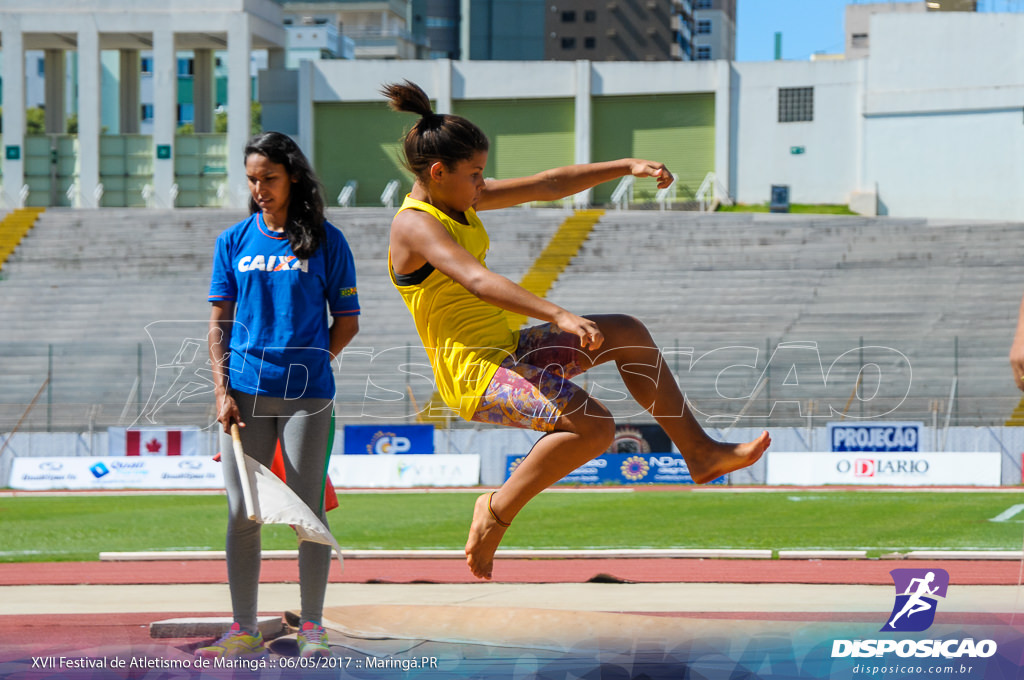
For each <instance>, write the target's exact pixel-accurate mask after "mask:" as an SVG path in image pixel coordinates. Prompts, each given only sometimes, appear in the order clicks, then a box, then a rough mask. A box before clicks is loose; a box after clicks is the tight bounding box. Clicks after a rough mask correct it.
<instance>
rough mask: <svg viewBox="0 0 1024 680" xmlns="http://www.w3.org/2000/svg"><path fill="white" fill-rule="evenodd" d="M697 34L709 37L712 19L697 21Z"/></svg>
mask: <svg viewBox="0 0 1024 680" xmlns="http://www.w3.org/2000/svg"><path fill="white" fill-rule="evenodd" d="M697 33H699V34H702V35H708V34H710V33H711V19H698V20H697Z"/></svg>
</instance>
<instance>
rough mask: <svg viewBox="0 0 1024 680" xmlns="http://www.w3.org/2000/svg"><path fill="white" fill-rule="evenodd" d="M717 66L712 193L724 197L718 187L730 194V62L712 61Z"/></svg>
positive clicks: (731, 191)
mask: <svg viewBox="0 0 1024 680" xmlns="http://www.w3.org/2000/svg"><path fill="white" fill-rule="evenodd" d="M714 63H715V64H716V65H717V67H718V74H717V76H718V84H717V86H716V87H715V178H716V179H717V181H716V182H715V186H714V187H712V191H713V193H712V195H713V196H714V197H715V198H720V199H721V198H726V196H723V195H721V193H722V192H721V191H720V189H719V187H721V189H722V190H724V192H725V193H726V195H730V196H731V195H732V194H733V193H734V192H733V188H732V162H731V160H732V144H733V138H732V62H731V61H725V60H719V61H716V62H714Z"/></svg>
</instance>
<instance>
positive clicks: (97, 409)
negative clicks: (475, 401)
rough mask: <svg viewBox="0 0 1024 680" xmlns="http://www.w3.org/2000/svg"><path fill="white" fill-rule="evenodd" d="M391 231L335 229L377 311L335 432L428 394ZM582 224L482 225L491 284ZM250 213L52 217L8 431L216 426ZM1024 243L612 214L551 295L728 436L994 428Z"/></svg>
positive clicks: (9, 299) (617, 402) (974, 235)
mask: <svg viewBox="0 0 1024 680" xmlns="http://www.w3.org/2000/svg"><path fill="white" fill-rule="evenodd" d="M392 214H393V211H390V210H387V209H384V208H355V209H338V208H334V209H330V210H329V211H328V217H329V219H330V220H331V221H332V222H333V223H334V224H336V225H337V226H339V227H340V228H341V229H342V230H343V231H344V232H345V234H346V237H347V238H348V240H349V243H350V244H351V246H352V250H353V252H354V254H355V257H356V263H357V270H358V273H359V289H360V290H359V293H360V301H361V304H362V306H363V310H362V317H361V319H360V328H361V329H360V333H359V335H358V336H357V338H356V339H355V341H354V342H353V344H352V346H351V348H350V351H349V352H347V353H346V355H345V356H344V357H343V359H342V362H341V364H342V365H341V369H340V371H339V373H338V376H337V377H338V384H339V397H338V408H339V415H341V416H343V417H344V416H357V415H360V414H361V413H365V414H369V415H373V416H375V417H380V418H389V419H390V418H394V419H399V420H401V419H405V418H407V417H409V416H411V415H412V414H413V413H414V412H415V408H414V404H417V405H422V404H423V403H425V401H426V400H427V399H429V397H430V393H431V389H430V385H429V382H428V379H427V378H426V377H424V376H426V375H427V374H428V369H426V368H425V366H424V364H425V354H424V353H423V350H422V349H421V348H420V347H419V346H418V343H417V340H416V334H415V330H414V328H413V326H412V322H411V319H410V318H409V315H408V313H407V312H406V310H405V308H404V305H403V304H402V301H401V299H400V298H399V296H398V295H397V293H395V291H394V290H393V289H392V287H391V284H390V282H389V281H388V278H387V265H386V262H387V233H388V227H389V224H390V218H391V216H392ZM568 214H569V213H567V212H566V211H564V210H559V209H548V208H533V209H524V208H515V209H508V210H501V211H495V212H493V213H488V214H486V215H485V223H486V224H487V226H488V230H489V233H490V235H491V252H490V255H489V264H490V266H491V268H492V269H494V270H495V271H497V272H499V273H501V274H503V275H506V276H508V277H509V278H512V279H513V280H516V281H518V280H520V278H521V277H522V275H523V274H524V273H525V272H526V271H527V270H528V269H529V268H530V265H531V264H532V263H533V261H534V260H535V259H536V258H537V256H538V255H539V254H540V252H541V251H542V250H543V248H544V246H545V245H546V243H547V242H548V240H549V239H550V237H551V235H552V234H553V233H554V232H555V230H556V229H557V228H558V226H559V224H560V223H561V222H562V221H563V220H564V219H565V217H566V216H567V215H568ZM243 216H244V215H243V214H242V213H240V212H238V211H228V210H214V209H189V210H175V211H159V210H145V209H138V210H133V209H117V210H92V211H83V210H71V209H59V208H51V209H48V210H47V211H46V212H45V213H43V214H42V215H41V216H40V218H39V220H38V222H37V225H36V227H35V228H34V229H33V230H32V231H31V232H30V233H29V235H28V236H27V237H26V238H25V239H24V240H23V241H22V243H21V244H20V245H19V247H18V248H17V250H15V252H14V253H13V254H12V255H11V257H10V258H9V260H8V261H7V263H6V264H5V266H4V269H3V280H0V328H3V333H2V337H0V348H2V351H0V375H2V376H3V377H2V378H0V385H2V386H3V389H2V390H0V431H9V430H10V429H11V427H13V425H14V423H15V422H16V421H17V420H18V418H19V417H20V416H21V415H22V414H23V413H24V412H25V407H26V405H27V404H28V403H29V402H30V401H31V400H32V399H33V397H34V396H35V395H36V394H37V393H39V395H40V396H39V400H38V402H37V405H36V406H35V408H33V409H32V411H31V413H30V414H29V416H28V418H26V422H25V423H24V424H23V428H25V429H34V430H39V429H54V430H61V429H70V430H81V429H83V428H84V427H86V426H88V427H90V428H91V427H106V426H109V425H118V424H120V425H128V424H132V423H136V422H146V421H148V422H155V423H159V424H166V425H182V424H198V425H205V424H206V423H208V422H209V419H210V418H212V414H211V403H212V399H211V397H210V394H209V393H208V392H206V389H208V385H209V383H208V382H207V381H206V379H205V378H204V372H205V371H208V367H207V366H206V365H205V362H206V348H205V332H206V319H207V318H208V314H209V305H208V303H207V302H206V293H207V288H208V283H209V270H210V258H211V253H212V248H213V242H214V239H215V238H216V236H217V234H218V233H219V232H220V231H222V230H223V229H225V228H226V227H228V226H230V225H231V224H232V223H234V222H235V221H237V220H238V219H240V218H241V217H243ZM1020 228H1021V225H1019V224H1010V223H961V222H955V223H954V222H937V221H925V220H912V219H891V218H871V219H869V218H861V217H833V216H799V215H775V214H739V213H711V214H702V213H681V212H657V211H645V210H633V211H609V212H608V213H606V214H605V216H604V217H603V218H602V219H601V221H600V222H598V224H597V225H596V227H595V228H594V230H593V232H592V233H591V235H590V238H589V240H588V241H587V242H586V243H585V244H584V245H583V248H582V250H581V252H580V254H579V255H578V256H577V257H576V258H575V259H574V260H573V262H572V263H571V264H570V266H569V268H568V270H566V272H565V273H563V275H562V276H561V277H560V278H559V279H558V280H557V281H556V282H555V284H554V287H553V288H552V289H551V291H550V293H549V298H550V299H552V300H553V301H554V302H556V303H558V304H560V305H563V306H565V307H567V308H569V309H571V310H573V311H575V312H578V313H605V312H625V313H630V314H634V315H635V316H638V317H639V318H641V319H643V320H644V321H645V322H646V323H647V324H648V326H649V327H650V328H651V330H652V333H653V334H654V337H655V340H656V341H657V342H658V344H659V345H660V346H661V347H662V348H663V349H665V351H666V359H667V361H668V363H669V365H670V367H671V368H672V369H673V371H675V373H676V374H677V376H678V377H679V379H680V382H681V384H682V385H683V387H684V389H685V391H686V392H687V394H688V396H689V397H690V399H691V400H692V401H693V403H694V404H695V406H696V408H697V409H698V410H699V411H700V412H701V413H703V414H705V415H706V416H715V418H716V419H717V420H715V419H713V420H715V422H718V423H722V422H730V419H735V417H736V416H737V414H740V413H741V412H742V414H743V415H744V416H745V417H748V418H749V417H754V418H761V419H764V418H766V417H767V416H768V414H769V413H771V416H772V423H773V424H776V425H793V424H798V425H799V424H807V423H808V418H807V417H808V415H815V416H819V417H821V416H823V415H827V414H829V412H830V410H832V411H836V412H842V411H843V410H846V411H847V412H848V413H849V414H851V415H879V414H883V413H884V414H886V417H888V418H891V419H899V420H925V421H930V420H931V419H932V418H934V417H936V416H937V415H938V417H940V418H944V417H945V416H946V413H947V409H948V410H949V413H950V415H951V417H953V418H954V421H953V422H954V424H963V425H979V424H980V425H984V424H1002V423H1003V422H1004V421H1005V420H1006V418H1007V417H1008V415H1009V414H1010V412H1011V411H1012V410H1013V407H1014V406H1015V405H1016V404H1017V401H1018V399H1019V395H1018V394H1016V390H1015V388H1014V386H1013V384H1012V382H1011V381H1010V375H1009V369H1008V364H1007V361H1006V355H1007V351H1008V348H1009V343H1010V340H1011V338H1012V334H1013V329H1014V327H1015V324H1016V314H1017V309H1018V306H1019V302H1020V296H1021V285H1020V282H1021V281H1022V280H1024V264H1021V263H1019V262H1017V261H1016V258H1015V257H1014V255H1013V254H1012V251H1011V249H1010V248H1008V247H1007V245H1008V244H1010V243H1013V240H1012V238H1013V236H1014V235H1015V233H1016V231H1017V230H1018V229H1020ZM769 358H770V359H771V361H770V362H769V361H768V359H769ZM769 363H770V365H769V366H767V368H766V364H769ZM408 364H413V366H411V367H410V366H408ZM863 364H867V365H868V368H867V369H865V370H864V371H863V374H862V375H861V366H862V365H863ZM858 375H861V379H860V383H859V384H858ZM47 376H50V378H51V380H50V382H49V383H48V384H47V385H46V388H45V389H43V390H42V392H40V388H41V387H42V386H43V384H44V380H45V379H46V378H47ZM765 378H768V380H767V381H766V382H765ZM954 378H955V379H956V394H957V396H958V399H957V400H956V401H955V402H953V403H950V402H948V397H949V395H950V393H951V390H952V388H953V381H954ZM582 381H583V382H585V383H586V384H587V385H588V386H589V387H590V388H591V389H593V390H594V391H595V393H596V394H598V396H600V397H602V398H604V399H605V401H607V402H609V403H610V404H611V407H612V410H613V412H615V413H616V414H617V415H618V416H620V417H623V418H625V419H627V420H628V419H637V420H649V416H646V415H645V414H643V413H641V412H639V409H638V408H637V407H636V406H635V404H632V402H631V401H630V400H628V399H626V398H624V397H622V395H621V394H620V392H621V383H620V382H619V381H618V378H617V376H616V373H615V370H614V368H612V367H610V366H609V367H600V368H598V369H595V371H593V372H591V373H590V374H588V375H587V376H586V377H585V378H583V379H582ZM762 383H764V384H763V386H762V387H761V389H760V391H757V392H756V394H757V398H756V399H750V398H749V397H750V395H751V394H753V393H755V391H756V390H757V388H758V386H759V385H761V384H762ZM855 390H856V391H855ZM410 394H411V395H412V399H411V400H410V398H409V396H410ZM748 402H749V403H748ZM823 422H824V421H821V422H819V423H816V424H823Z"/></svg>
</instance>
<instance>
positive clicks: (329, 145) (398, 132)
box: [313, 102, 418, 206]
mask: <svg viewBox="0 0 1024 680" xmlns="http://www.w3.org/2000/svg"><path fill="white" fill-rule="evenodd" d="M313 118H314V126H315V127H314V128H313V129H314V130H316V141H315V142H314V147H315V148H314V160H313V162H314V164H315V165H316V172H317V174H318V175H319V176H320V181H321V182H322V183H323V185H324V189H325V191H326V196H325V198H326V200H327V204H328V205H332V206H333V205H337V197H338V194H339V193H341V190H342V188H343V187H344V186H345V183H346V182H348V181H349V180H353V179H354V180H356V181H357V182H359V188H358V189H357V191H356V204H357V205H365V206H379V205H380V195H381V192H383V191H384V187H385V186H387V183H388V182H390V181H391V180H393V179H397V180H400V181H401V183H402V192H401V193H402V195H405V194H406V193H408V192H409V189H411V188H412V175H411V174H409V172H408V171H407V170H406V169H405V167H404V166H403V165H402V138H403V137H404V135H405V132H406V131H407V130H408V129H409V128H411V127H412V126H413V125H414V124H415V123H416V121H417V120H418V119H417V117H416V116H414V115H412V114H409V113H395V112H393V111H391V110H389V109H388V108H387V106H386V105H385V104H384V103H383V102H368V103H351V104H317V105H316V106H315V108H314V111H313Z"/></svg>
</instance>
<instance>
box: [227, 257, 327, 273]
mask: <svg viewBox="0 0 1024 680" xmlns="http://www.w3.org/2000/svg"><path fill="white" fill-rule="evenodd" d="M296 270H297V271H301V272H308V271H309V263H308V261H307V260H300V259H299V258H297V257H295V256H294V255H271V256H269V257H263V256H262V255H256V256H252V255H246V256H245V257H243V258H241V259H240V260H238V271H239V272H243V273H244V272H291V271H296Z"/></svg>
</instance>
